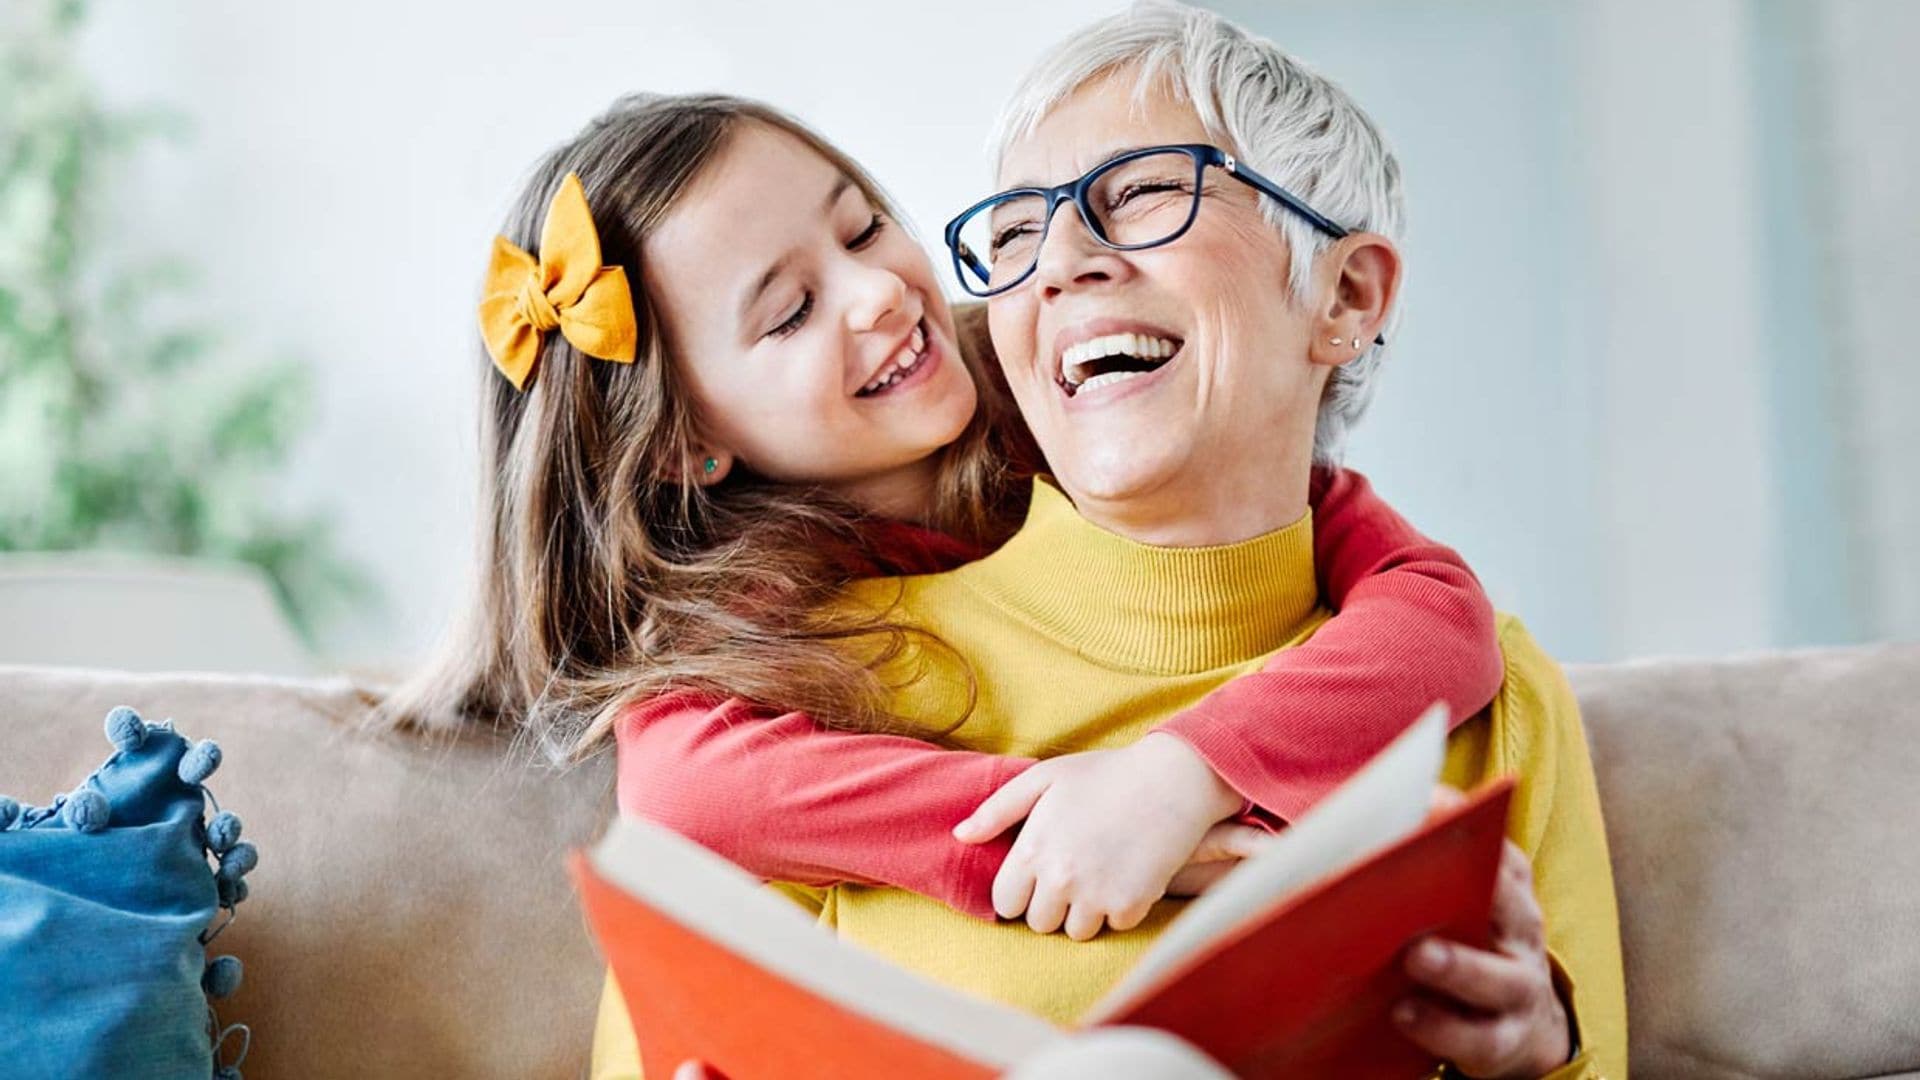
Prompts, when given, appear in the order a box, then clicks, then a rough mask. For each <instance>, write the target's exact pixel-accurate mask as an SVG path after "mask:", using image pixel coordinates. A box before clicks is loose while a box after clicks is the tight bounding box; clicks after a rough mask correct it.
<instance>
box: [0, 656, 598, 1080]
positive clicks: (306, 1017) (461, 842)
mask: <svg viewBox="0 0 1920 1080" xmlns="http://www.w3.org/2000/svg"><path fill="white" fill-rule="evenodd" d="M367 703H368V698H367V697H366V695H365V694H364V693H363V692H362V691H361V689H360V688H359V687H357V686H355V685H354V684H352V683H350V682H349V681H347V680H345V679H331V680H299V681H296V680H286V679H274V678H247V677H235V676H225V675H221V676H193V675H130V674H124V673H114V672H99V671H81V670H75V669H59V668H11V669H9V668H0V740H3V742H0V746H3V747H4V752H0V791H7V792H9V793H11V794H14V795H16V796H17V797H20V798H21V800H22V801H34V802H46V801H49V800H50V798H51V796H52V795H54V794H55V793H56V792H55V790H53V789H54V788H56V787H57V786H58V785H60V784H62V783H64V784H71V783H72V782H73V778H74V777H76V776H85V775H86V774H87V772H88V771H89V770H90V769H91V768H92V767H93V766H94V765H96V764H98V763H99V760H100V756H101V754H100V752H101V749H102V746H103V743H102V740H101V726H100V717H102V716H104V715H105V714H106V712H107V710H108V709H109V708H111V707H112V706H114V705H118V704H127V705H132V706H134V707H135V708H137V709H138V710H140V712H141V713H142V714H144V715H145V716H146V717H147V718H148V719H149V720H159V719H161V718H165V717H176V718H178V720H179V722H180V723H181V724H183V725H187V724H190V725H191V730H192V732H193V734H194V735H195V737H197V738H210V739H213V740H214V741H216V742H218V743H219V744H220V746H221V748H222V749H223V751H224V752H225V755H226V757H227V758H228V760H229V761H230V762H231V764H230V765H228V766H226V767H224V768H222V770H221V772H220V775H219V777H218V781H217V782H218V789H219V797H220V802H221V805H223V806H233V807H237V808H240V810H241V811H242V813H243V814H244V816H245V819H246V836H247V839H248V840H249V841H252V842H254V843H256V844H258V846H259V849H260V850H261V851H262V852H264V853H265V859H264V861H265V863H266V865H263V866H262V868H261V870H260V871H259V872H258V873H256V874H255V875H253V876H252V877H251V878H250V879H249V881H250V884H251V888H250V890H249V897H248V899H247V902H246V903H245V904H244V905H243V906H242V907H241V908H240V911H239V918H238V919H237V920H236V921H235V922H234V923H233V924H232V925H231V926H230V927H228V928H227V929H226V930H225V931H223V932H222V933H221V935H220V939H219V950H218V951H220V952H231V953H233V954H235V955H237V956H239V957H240V959H241V960H242V961H243V962H244V963H245V965H246V978H245V980H244V981H243V982H242V983H241V985H240V987H239V989H238V990H237V991H236V992H235V993H234V994H233V996H232V997H231V998H228V999H226V1000H225V1001H222V1002H221V1005H220V1012H221V1016H222V1017H223V1018H225V1017H227V1016H228V1015H232V1016H234V1017H237V1018H243V1019H244V1020H245V1021H246V1022H247V1023H248V1024H249V1025H250V1026H251V1028H252V1030H253V1040H252V1046H251V1049H250V1051H249V1053H248V1054H247V1057H246V1064H245V1072H246V1075H248V1076H268V1077H272V1076H297V1077H313V1078H321V1080H325V1078H328V1077H342V1078H345V1077H364V1076H393V1077H413V1076H420V1077H426V1076H460V1077H477V1078H487V1077H501V1078H506V1077H553V1078H568V1080H571V1078H573V1077H577V1076H579V1075H580V1073H581V1072H582V1070H583V1069H584V1068H585V1066H586V1060H587V1051H588V1046H589V1044H590V1042H591V1040H592V1033H593V1018H594V1007H595V1003H596V1000H597V996H598V994H599V990H600V982H601V977H602V967H601V964H600V962H599V960H598V959H597V957H596V955H595V953H594V949H593V943H592V939H591V938H590V937H589V935H588V933H587V930H586V927H585V924H584V923H583V921H582V919H581V917H580V913H579V908H578V905H577V904H576V903H575V902H574V899H573V892H572V888H571V886H570V885H569V884H568V881H567V877H566V874H565V864H564V857H565V854H566V851H567V849H568V848H569V847H570V846H573V845H578V844H585V843H588V842H590V841H591V840H592V839H593V838H595V837H596V836H597V835H598V833H599V831H600V829H601V828H602V827H603V826H604V825H605V822H606V819H607V817H608V815H610V814H611V813H612V809H613V787H612V771H611V768H610V767H609V766H610V763H609V762H606V761H601V762H598V763H595V764H593V765H590V766H586V767H582V768H580V769H577V770H574V771H572V772H568V773H564V774H556V773H553V772H551V771H549V770H545V769H542V768H536V767H531V766H529V765H528V764H527V763H526V762H525V761H524V760H523V759H521V758H518V757H515V756H513V755H510V754H508V753H506V752H505V748H504V747H503V746H501V745H500V744H499V743H498V742H496V741H495V740H492V739H490V738H484V737H474V738H470V739H465V740H461V741H456V742H450V743H445V744H429V743H426V742H423V741H421V740H418V739H411V738H400V737H393V736H385V737H373V736H369V735H365V734H361V733H359V732H358V731H357V730H355V727H354V724H355V722H356V721H357V720H359V719H360V718H361V717H362V716H364V714H365V710H366V708H367ZM43 788H45V789H47V790H41V789H43ZM229 1003H230V1005H229ZM0 1071H4V1070H0Z"/></svg>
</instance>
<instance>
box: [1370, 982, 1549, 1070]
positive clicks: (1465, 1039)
mask: <svg viewBox="0 0 1920 1080" xmlns="http://www.w3.org/2000/svg"><path fill="white" fill-rule="evenodd" d="M1393 1022H1394V1024H1395V1025H1396V1026H1398V1027H1399V1029H1400V1031H1401V1033H1402V1034H1404V1035H1405V1036H1406V1037H1407V1038H1409V1039H1411V1040H1413V1042H1414V1043H1415V1044H1416V1045H1418V1046H1419V1047H1420V1048H1421V1049H1423V1050H1425V1051H1426V1052H1427V1053H1429V1054H1432V1055H1433V1056H1434V1057H1437V1058H1440V1059H1442V1060H1445V1061H1449V1062H1452V1063H1453V1066H1454V1068H1456V1069H1458V1070H1459V1071H1461V1072H1463V1073H1465V1074H1467V1075H1468V1076H1492V1075H1498V1074H1499V1073H1501V1072H1504V1071H1505V1067H1506V1063H1508V1062H1510V1061H1512V1060H1513V1059H1514V1058H1515V1057H1516V1056H1517V1055H1518V1054H1519V1052H1520V1049H1521V1044H1522V1042H1524V1041H1525V1039H1526V1036H1527V1027H1526V1023H1525V1021H1524V1020H1521V1019H1519V1018H1518V1017H1515V1016H1513V1015H1511V1014H1499V1015H1495V1016H1469V1015H1466V1014H1464V1013H1461V1012H1459V1011H1458V1010H1456V1009H1454V1008H1452V1007H1451V1006H1448V1005H1446V1004H1444V1003H1442V1002H1438V1001H1432V1000H1428V999H1425V998H1409V999H1407V1000H1405V1001H1402V1002H1401V1003H1400V1004H1399V1005H1397V1006H1395V1007H1394V1010H1393Z"/></svg>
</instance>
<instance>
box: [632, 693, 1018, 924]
mask: <svg viewBox="0 0 1920 1080" xmlns="http://www.w3.org/2000/svg"><path fill="white" fill-rule="evenodd" d="M616 739H617V745H618V760H619V767H618V778H617V790H618V801H619V804H620V810H621V812H623V813H627V814H632V815H635V816H638V817H641V818H645V819H647V820H649V821H652V822H654V823H656V824H660V825H664V826H666V827H668V828H670V829H673V830H674V831H675V832H678V833H680V834H681V835H683V836H685V837H687V838H688V839H691V840H693V841H695V842H697V843H699V844H701V845H703V846H705V847H707V848H708V849H710V850H712V851H715V852H717V853H719V854H721V855H723V856H725V857H727V858H728V859H731V860H732V861H733V862H735V863H737V864H739V865H740V866H742V867H744V868H746V869H747V870H748V871H749V872H751V873H754V874H757V875H759V876H760V877H763V878H767V879H770V880H779V881H792V882H796V883H800V884H807V885H826V884H832V883H835V882H842V881H845V882H853V883H856V884H866V885H892V886H896V887H899V888H903V889H911V890H912V891H914V892H918V893H921V894H923V895H927V896H931V897H933V898H935V899H937V900H940V901H941V902H943V903H945V904H947V905H948V906H950V907H953V908H955V909H956V910H959V911H963V912H965V913H967V914H969V915H974V916H977V917H979V918H983V919H992V918H993V917H994V912H993V904H992V902H991V898H990V896H989V892H990V886H991V883H992V881H993V877H994V874H995V873H996V872H997V871H998V870H999V868H1000V863H1001V861H1002V860H1004V859H1005V858H1006V854H1007V849H1008V848H1009V847H1010V846H1011V844H1012V841H1011V839H1010V838H1005V837H1003V838H1000V839H998V840H995V841H994V842H992V843H990V844H978V845H976V844H963V843H960V842H959V841H957V840H955V839H954V838H953V834H952V831H951V830H952V829H953V826H954V824H955V823H956V822H958V821H959V820H960V819H962V818H964V817H966V816H967V815H968V814H970V813H972V812H973V809H974V808H975V807H977V806H979V805H980V802H981V801H982V800H984V799H985V798H986V797H987V796H988V795H991V794H992V793H993V792H994V791H996V790H998V789H999V788H1000V787H1001V786H1002V785H1003V784H1005V783H1006V782H1007V781H1008V780H1011V779H1012V778H1013V777H1015V776H1018V775H1019V774H1020V773H1022V772H1024V771H1026V769H1027V768H1028V767H1029V766H1031V765H1032V764H1033V761H1032V759H1030V758H1017V757H1000V756H998V755H994V754H981V753H973V752H970V751H964V750H944V749H941V748H940V747H937V746H933V745H931V744H929V743H924V742H921V741H919V740H917V739H910V738H905V737H901V736H893V735H870V734H858V733H852V732H844V731H837V730H834V729H831V728H828V727H825V726H824V725H821V724H819V723H817V722H816V721H814V720H813V719H811V718H810V717H808V716H806V715H804V714H802V713H793V712H789V713H780V714H774V713H772V712H771V711H769V710H759V709H755V708H754V707H753V706H751V705H749V704H747V703H745V702H742V701H740V700H738V699H734V700H727V701H719V700H716V699H713V698H708V697H702V696H700V695H695V694H670V695H666V696H664V697H660V698H656V699H654V700H652V701H649V702H646V703H644V704H642V705H640V706H638V707H636V708H635V709H633V710H631V711H630V712H628V713H627V714H626V715H625V716H623V717H621V719H620V723H619V725H618V727H617V728H616Z"/></svg>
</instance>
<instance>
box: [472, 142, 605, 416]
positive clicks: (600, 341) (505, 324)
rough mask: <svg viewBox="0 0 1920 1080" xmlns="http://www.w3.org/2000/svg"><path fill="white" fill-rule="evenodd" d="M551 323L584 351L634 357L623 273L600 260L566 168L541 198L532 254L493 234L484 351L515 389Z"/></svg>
mask: <svg viewBox="0 0 1920 1080" xmlns="http://www.w3.org/2000/svg"><path fill="white" fill-rule="evenodd" d="M554 329H558V330H559V331H560V333H561V335H562V336H563V337H565V338H566V339H567V340H568V341H570V342H572V343H573V347H574V348H576V349H579V350H580V351H581V352H583V353H586V354H587V355H588V356H592V357H597V358H598V359H601V360H613V361H617V362H619V363H622V364H631V363H633V355H634V348H635V343H636V341H637V340H638V338H639V331H638V329H637V328H636V327H635V326H634V317H633V293H632V292H631V291H630V290H629V289H628V288H627V272H626V270H624V269H623V268H621V267H618V266H601V265H600V235H599V234H598V233H596V232H595V231H594V229H593V214H592V213H591V212H589V211H588V210H587V193H586V191H585V190H584V189H583V188H581V186H580V178H579V177H578V176H575V175H574V174H572V173H568V174H567V178H566V180H564V181H562V182H561V184H560V190H559V191H556V192H554V193H553V201H552V202H550V203H548V204H547V220H546V223H545V224H544V225H542V226H541V228H540V258H539V259H538V260H537V261H536V260H535V259H534V257H533V256H532V255H529V254H527V253H526V252H525V251H523V250H522V249H520V248H519V247H518V246H516V245H515V244H514V243H513V242H512V241H510V240H508V239H507V238H506V237H504V236H496V237H494V238H493V260H492V262H491V263H490V264H489V265H488V267H487V282H486V286H485V287H484V289H483V290H482V292H481V300H480V337H481V339H482V340H483V341H485V342H486V344H487V355H489V356H491V357H493V364H494V366H495V367H497V368H499V369H500V374H502V375H505V376H506V377H507V381H508V382H510V383H512V384H513V387H514V389H516V390H521V389H525V388H526V383H527V377H528V376H530V375H531V374H533V365H534V361H536V360H537V359H539V357H540V341H541V339H542V338H544V337H545V336H546V333H547V331H549V330H554Z"/></svg>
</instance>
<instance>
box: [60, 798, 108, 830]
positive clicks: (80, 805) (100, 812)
mask: <svg viewBox="0 0 1920 1080" xmlns="http://www.w3.org/2000/svg"><path fill="white" fill-rule="evenodd" d="M112 811H113V808H112V807H111V806H109V805H108V803H107V797H106V796H105V795H102V794H100V793H99V792H97V791H95V790H93V789H92V788H88V787H83V788H75V789H74V791H73V793H72V794H70V795H68V796H67V803H66V805H65V806H63V807H61V808H60V817H61V820H63V821H65V822H66V823H67V827H68V828H70V829H74V830H76V831H78V832H83V833H94V832H99V831H100V830H101V829H104V828H106V827H107V818H108V817H109V816H111V814H112Z"/></svg>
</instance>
